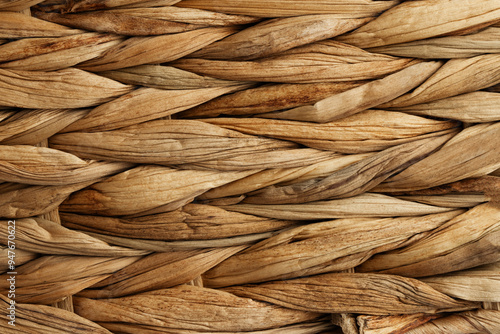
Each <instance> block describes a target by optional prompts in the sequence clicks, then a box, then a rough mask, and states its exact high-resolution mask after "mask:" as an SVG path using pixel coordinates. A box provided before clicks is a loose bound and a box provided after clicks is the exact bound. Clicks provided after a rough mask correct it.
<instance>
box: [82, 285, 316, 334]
mask: <svg viewBox="0 0 500 334" xmlns="http://www.w3.org/2000/svg"><path fill="white" fill-rule="evenodd" d="M74 300H75V312H76V313H77V314H78V315H80V316H82V317H85V318H87V319H89V320H91V321H96V322H98V323H100V324H101V325H102V326H104V327H106V326H107V323H117V322H120V323H122V324H121V326H120V331H121V332H125V333H131V330H133V328H134V327H133V325H142V326H147V327H148V328H149V329H151V330H153V329H154V330H156V331H157V332H159V333H162V332H164V333H168V332H172V331H174V332H175V331H179V330H191V331H195V330H196V331H198V332H200V331H201V332H217V331H219V332H238V331H242V332H244V331H257V330H264V329H271V328H277V327H282V326H286V325H291V324H296V323H300V322H304V321H307V320H313V319H316V318H318V317H319V314H317V313H312V312H308V311H297V310H291V309H287V308H282V307H279V306H275V305H270V304H268V303H262V302H257V301H254V300H251V299H248V298H241V297H237V296H234V295H232V294H230V293H227V292H224V291H218V290H212V289H206V288H202V287H195V286H189V285H180V286H177V287H174V288H171V289H163V290H157V291H152V292H146V293H141V294H137V295H134V296H130V297H122V298H115V299H101V300H92V299H87V298H81V297H76V298H75V299H74ZM129 326H131V327H129Z"/></svg>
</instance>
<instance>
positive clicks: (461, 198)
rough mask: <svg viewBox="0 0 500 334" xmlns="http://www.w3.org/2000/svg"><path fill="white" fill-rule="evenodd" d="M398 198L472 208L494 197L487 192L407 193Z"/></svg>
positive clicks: (443, 205) (444, 205)
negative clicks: (433, 194) (438, 194)
mask: <svg viewBox="0 0 500 334" xmlns="http://www.w3.org/2000/svg"><path fill="white" fill-rule="evenodd" d="M398 198H400V199H404V200H406V201H412V202H418V203H424V204H429V205H434V206H441V207H447V208H467V207H469V208H471V207H474V206H476V205H479V204H481V203H484V202H489V201H491V200H492V199H493V198H492V197H491V196H489V195H485V194H449V195H440V196H432V195H407V196H398Z"/></svg>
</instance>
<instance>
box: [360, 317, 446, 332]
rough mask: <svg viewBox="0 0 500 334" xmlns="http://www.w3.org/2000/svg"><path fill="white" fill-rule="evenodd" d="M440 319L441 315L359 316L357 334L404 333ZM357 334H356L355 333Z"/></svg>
mask: <svg viewBox="0 0 500 334" xmlns="http://www.w3.org/2000/svg"><path fill="white" fill-rule="evenodd" d="M440 317H442V315H441V314H425V313H415V314H402V315H360V316H358V317H357V319H356V320H357V323H358V325H359V334H392V333H406V332H407V331H408V330H411V329H413V328H415V327H418V326H420V325H422V324H424V323H426V322H429V321H431V320H434V319H436V318H440ZM356 334H358V333H356Z"/></svg>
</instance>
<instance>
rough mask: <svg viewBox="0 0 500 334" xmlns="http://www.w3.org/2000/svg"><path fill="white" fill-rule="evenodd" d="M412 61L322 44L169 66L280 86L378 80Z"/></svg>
mask: <svg viewBox="0 0 500 334" xmlns="http://www.w3.org/2000/svg"><path fill="white" fill-rule="evenodd" d="M413 63H414V62H413V61H412V60H411V59H407V58H395V57H391V56H386V55H380V54H375V53H370V52H367V51H364V50H361V49H359V48H356V47H354V46H351V45H347V44H342V43H338V42H334V41H324V42H318V43H314V44H311V45H308V46H304V47H299V48H295V49H292V50H288V51H285V52H282V53H281V54H280V55H279V56H274V57H268V58H263V59H259V60H254V61H223V60H206V59H196V58H193V59H181V60H178V61H176V62H174V63H173V64H172V65H173V66H175V67H179V68H181V69H184V70H187V71H191V72H195V73H198V74H203V75H208V76H212V77H215V78H219V79H227V80H240V81H264V82H283V83H325V82H338V81H347V82H352V81H356V80H367V79H374V78H380V77H382V76H385V75H387V74H389V73H393V72H396V71H399V70H401V69H403V68H405V67H407V66H409V65H412V64H413Z"/></svg>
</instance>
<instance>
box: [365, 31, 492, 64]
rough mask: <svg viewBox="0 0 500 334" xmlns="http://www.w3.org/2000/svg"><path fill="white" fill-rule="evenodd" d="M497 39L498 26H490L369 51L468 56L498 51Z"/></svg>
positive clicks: (446, 57) (443, 56)
mask: <svg viewBox="0 0 500 334" xmlns="http://www.w3.org/2000/svg"><path fill="white" fill-rule="evenodd" d="M499 40H500V28H496V27H490V28H487V29H484V30H482V31H480V32H478V33H475V34H470V35H465V36H446V37H437V38H430V39H426V40H423V41H414V42H408V43H403V44H394V45H387V46H381V47H377V48H373V49H370V51H373V52H379V53H386V54H390V55H394V56H399V57H410V58H411V57H415V58H438V59H439V58H441V59H449V58H470V57H475V56H479V55H481V54H484V53H499V52H500V42H499Z"/></svg>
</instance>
